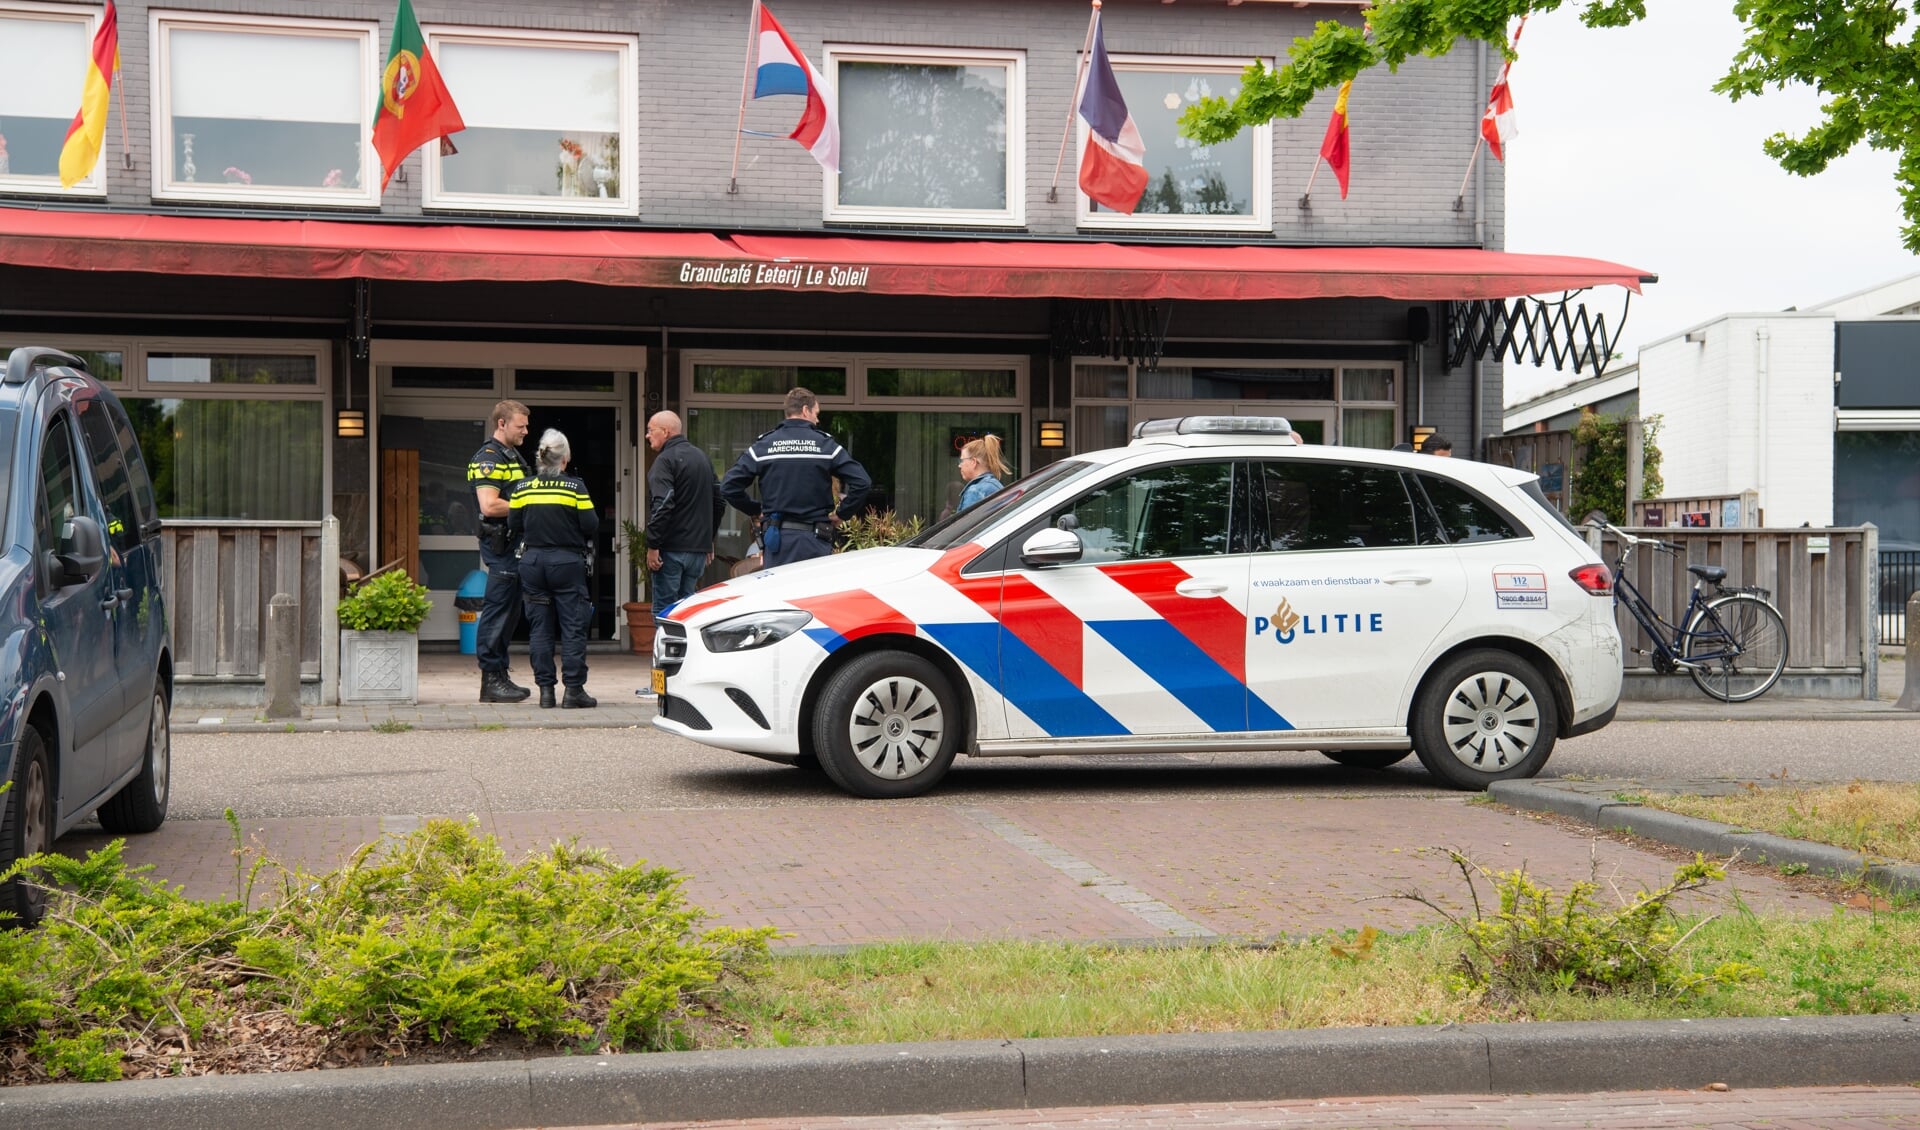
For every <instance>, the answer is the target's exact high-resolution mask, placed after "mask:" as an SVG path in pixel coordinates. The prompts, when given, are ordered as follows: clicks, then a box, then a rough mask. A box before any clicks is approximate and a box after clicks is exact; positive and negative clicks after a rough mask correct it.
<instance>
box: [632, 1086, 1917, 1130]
mask: <svg viewBox="0 0 1920 1130" xmlns="http://www.w3.org/2000/svg"><path fill="white" fill-rule="evenodd" d="M1296 1126H1308V1127H1336V1126H1337V1127H1345V1128H1353V1130H1469V1128H1472V1130H1481V1128H1484V1130H1496V1128H1499V1130H1509V1128H1510V1130H1557V1128H1565V1130H1571V1128H1573V1127H1591V1128H1596V1130H1670V1128H1678V1127H1705V1128H1710V1130H1917V1128H1920V1088H1913V1087H1799V1088H1783V1089H1781V1090H1765V1091H1728V1092H1710V1091H1685V1092H1682V1091H1626V1092H1614V1093H1610V1094H1606V1095H1496V1096H1488V1095H1423V1096H1420V1097H1417V1098H1344V1099H1311V1100H1295V1101H1290V1102H1275V1103H1195V1104H1168V1105H1162V1106H1150V1107H1071V1108H1054V1109H1050V1110H988V1111H973V1112H968V1113H959V1114H920V1115H887V1116H881V1117H862V1118H779V1119H749V1120H745V1121H713V1122H697V1123H695V1122H647V1123H640V1124H634V1125H633V1126H630V1127H626V1128H624V1130H775V1128H779V1130H993V1128H1000V1127H1004V1128H1008V1130H1163V1128H1165V1130H1174V1128H1177V1130H1234V1128H1248V1127H1260V1128H1265V1130H1286V1128H1288V1127H1296ZM603 1130H615V1128H612V1127H607V1128H603Z"/></svg>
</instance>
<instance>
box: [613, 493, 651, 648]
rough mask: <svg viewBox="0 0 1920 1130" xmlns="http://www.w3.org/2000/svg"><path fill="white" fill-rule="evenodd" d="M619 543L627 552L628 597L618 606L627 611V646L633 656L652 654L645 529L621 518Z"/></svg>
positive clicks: (638, 524)
mask: <svg viewBox="0 0 1920 1130" xmlns="http://www.w3.org/2000/svg"><path fill="white" fill-rule="evenodd" d="M620 545H621V548H622V549H623V550H624V551H625V552H626V555H627V580H628V585H627V593H628V596H629V599H628V600H627V602H626V603H625V604H623V605H621V606H620V610H621V611H622V612H625V613H626V614H627V647H628V648H629V649H631V650H632V651H633V653H634V654H635V655H652V654H653V605H651V604H649V603H648V602H647V575H648V574H647V528H646V527H645V526H643V525H641V524H640V523H638V522H636V521H634V520H633V519H631V518H622V519H621V520H620Z"/></svg>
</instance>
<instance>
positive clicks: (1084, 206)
mask: <svg viewBox="0 0 1920 1130" xmlns="http://www.w3.org/2000/svg"><path fill="white" fill-rule="evenodd" d="M1107 59H1108V61H1109V62H1110V63H1112V64H1113V69H1114V71H1115V72H1116V73H1117V72H1120V71H1191V72H1193V73H1195V74H1207V75H1226V76H1228V77H1230V78H1232V79H1234V80H1235V81H1238V80H1239V78H1240V74H1241V72H1242V71H1244V70H1246V67H1247V60H1246V59H1244V58H1227V57H1224V56H1218V55H1141V54H1113V55H1109V56H1108V57H1107ZM1258 61H1259V62H1261V63H1264V64H1265V65H1267V66H1268V67H1272V66H1273V65H1274V60H1273V59H1272V58H1271V57H1261V58H1259V60H1258ZM1084 82H1085V80H1084V79H1082V84H1083V86H1084ZM1079 89H1080V88H1076V89H1075V99H1074V105H1075V106H1076V107H1078V105H1079ZM1127 109H1128V112H1129V113H1132V112H1133V110H1134V107H1131V106H1129V107H1128V108H1127ZM1073 120H1074V150H1073V153H1074V158H1073V178H1074V190H1073V197H1074V223H1075V225H1076V226H1078V227H1081V228H1087V229H1098V230H1108V231H1129V230H1139V229H1149V230H1155V231H1165V230H1178V231H1206V232H1271V231H1272V230H1273V126H1272V124H1270V123H1269V124H1264V125H1259V126H1253V127H1250V131H1251V133H1252V135H1253V136H1252V142H1253V184H1252V187H1251V188H1250V189H1249V190H1248V192H1249V194H1250V196H1251V198H1252V205H1253V211H1252V213H1251V214H1250V215H1246V216H1204V215H1201V216H1191V215H1174V214H1169V213H1164V212H1153V213H1148V214H1138V213H1136V214H1134V215H1131V216H1129V215H1125V214H1123V213H1120V212H1114V211H1111V210H1108V209H1102V210H1100V211H1098V212H1095V211H1093V209H1092V207H1091V203H1092V202H1091V201H1090V200H1089V199H1088V198H1087V194H1086V193H1084V192H1082V191H1080V188H1079V184H1080V159H1081V157H1082V156H1084V155H1085V153H1086V150H1087V123H1086V119H1084V118H1082V117H1080V115H1079V114H1078V113H1075V114H1074V117H1073ZM1149 158H1151V154H1149ZM1148 178H1149V179H1148V182H1147V183H1148V187H1149V188H1151V187H1152V183H1153V182H1152V179H1151V178H1152V170H1151V169H1149V170H1148Z"/></svg>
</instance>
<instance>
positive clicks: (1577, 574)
mask: <svg viewBox="0 0 1920 1130" xmlns="http://www.w3.org/2000/svg"><path fill="white" fill-rule="evenodd" d="M1567 576H1569V577H1572V578H1573V583H1574V584H1576V585H1579V586H1580V587H1581V588H1583V589H1586V590H1587V591H1588V592H1590V593H1592V594H1593V595H1595V596H1612V595H1613V573H1612V572H1610V571H1609V570H1608V569H1607V567H1606V566H1605V565H1582V566H1580V567H1579V568H1578V569H1571V570H1569V571H1568V572H1567Z"/></svg>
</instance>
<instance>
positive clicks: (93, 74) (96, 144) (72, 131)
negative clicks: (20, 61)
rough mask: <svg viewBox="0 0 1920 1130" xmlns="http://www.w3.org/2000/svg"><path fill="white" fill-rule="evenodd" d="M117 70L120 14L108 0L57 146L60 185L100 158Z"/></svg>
mask: <svg viewBox="0 0 1920 1130" xmlns="http://www.w3.org/2000/svg"><path fill="white" fill-rule="evenodd" d="M119 71H120V17H119V14H118V13H117V12H115V11H114V8H113V0H107V11H106V14H105V15H103V16H102V17H101V18H100V30H98V31H96V32H94V33H93V54H92V57H90V58H89V59H88V60H87V81H86V84H85V86H83V87H82V88H81V91H80V112H79V113H77V114H75V115H74V116H73V124H72V125H71V126H68V127H67V140H66V143H65V144H64V145H62V146H61V147H60V187H62V188H72V187H73V186H74V185H76V184H78V183H80V182H81V181H83V180H85V179H87V176H88V174H90V173H92V172H93V167H94V165H96V164H98V163H99V161H100V144H101V142H102V141H104V140H105V139H106V136H107V103H108V101H109V99H110V98H111V96H112V94H113V76H114V75H116V74H118V73H119Z"/></svg>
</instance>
